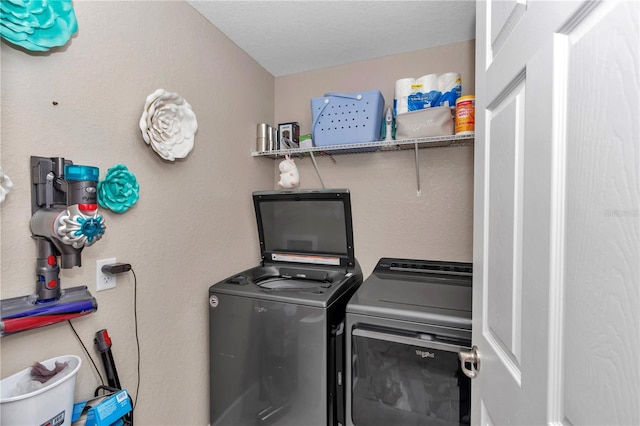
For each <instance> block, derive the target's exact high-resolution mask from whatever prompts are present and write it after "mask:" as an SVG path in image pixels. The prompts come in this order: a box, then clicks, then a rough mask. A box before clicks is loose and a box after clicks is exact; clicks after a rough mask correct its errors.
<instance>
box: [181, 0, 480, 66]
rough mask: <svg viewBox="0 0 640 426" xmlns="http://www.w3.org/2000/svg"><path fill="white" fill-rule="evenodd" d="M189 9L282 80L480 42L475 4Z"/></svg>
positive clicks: (266, 1)
mask: <svg viewBox="0 0 640 426" xmlns="http://www.w3.org/2000/svg"><path fill="white" fill-rule="evenodd" d="M188 2H189V3H190V4H191V5H192V6H193V7H194V8H195V9H196V10H198V11H199V12H200V13H201V14H202V15H203V16H204V17H205V18H207V19H208V20H209V21H210V22H211V23H213V25H215V26H216V27H217V28H218V29H220V30H221V31H222V32H223V33H225V34H226V35H227V37H229V38H230V39H231V40H232V41H233V42H235V43H236V44H237V45H238V46H239V47H240V48H241V49H242V50H244V51H245V52H247V54H249V55H250V56H251V57H252V58H254V59H255V60H256V61H257V62H258V63H259V64H260V65H262V66H263V67H264V68H265V69H266V70H267V71H268V72H270V73H271V74H272V75H274V76H275V77H278V76H282V75H287V74H294V73H298V72H303V71H309V70H314V69H320V68H325V67H330V66H335V65H342V64H347V63H351V62H358V61H363V60H368V59H373V58H379V57H382V56H387V55H393V54H397V53H406V52H411V51H414V50H420V49H426V48H428V47H435V46H442V45H445V44H450V43H455V42H458V41H464V40H472V39H474V38H475V2H474V1H459V0H448V1H435V0H433V1H432V0H422V1H356V0H342V1H335V0H334V1H311V0H298V1H272V0H262V1H243V0H240V1H238V0H236V1H217V0H188Z"/></svg>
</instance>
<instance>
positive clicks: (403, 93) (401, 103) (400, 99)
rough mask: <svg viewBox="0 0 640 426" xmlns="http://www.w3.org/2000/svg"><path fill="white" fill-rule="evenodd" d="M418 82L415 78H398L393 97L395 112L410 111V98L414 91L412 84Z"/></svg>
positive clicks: (395, 113)
mask: <svg viewBox="0 0 640 426" xmlns="http://www.w3.org/2000/svg"><path fill="white" fill-rule="evenodd" d="M415 82H416V80H415V79H414V78H401V79H400V80H396V85H395V86H396V91H395V96H394V98H393V114H394V115H398V114H402V113H404V112H408V111H409V104H408V99H409V95H410V94H412V93H413V88H412V85H413V84H414V83H415Z"/></svg>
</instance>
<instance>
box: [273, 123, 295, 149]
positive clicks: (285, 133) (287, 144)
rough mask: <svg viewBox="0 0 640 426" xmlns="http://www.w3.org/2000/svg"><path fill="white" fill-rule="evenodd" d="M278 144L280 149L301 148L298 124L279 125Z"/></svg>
mask: <svg viewBox="0 0 640 426" xmlns="http://www.w3.org/2000/svg"><path fill="white" fill-rule="evenodd" d="M278 142H279V145H280V149H293V148H299V147H300V126H299V125H298V123H297V122H293V123H280V124H278Z"/></svg>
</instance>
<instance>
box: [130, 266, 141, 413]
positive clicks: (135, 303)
mask: <svg viewBox="0 0 640 426" xmlns="http://www.w3.org/2000/svg"><path fill="white" fill-rule="evenodd" d="M131 273H132V274H133V319H134V322H135V330H136V347H137V350H138V383H137V384H136V397H135V398H134V400H133V410H135V408H136V404H137V403H138V394H139V393H140V338H139V337H138V278H137V277H136V273H135V271H134V270H133V267H131Z"/></svg>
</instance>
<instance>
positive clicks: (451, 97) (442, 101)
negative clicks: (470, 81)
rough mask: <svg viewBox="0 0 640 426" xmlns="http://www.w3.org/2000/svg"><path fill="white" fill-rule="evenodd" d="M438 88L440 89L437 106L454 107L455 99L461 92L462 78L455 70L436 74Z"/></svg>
mask: <svg viewBox="0 0 640 426" xmlns="http://www.w3.org/2000/svg"><path fill="white" fill-rule="evenodd" d="M438 89H439V90H440V93H441V95H440V98H439V99H438V102H437V106H448V107H450V108H453V107H455V105H456V99H458V98H459V97H460V94H461V93H462V79H461V78H460V74H459V73H456V72H447V73H444V74H440V75H439V76H438Z"/></svg>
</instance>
